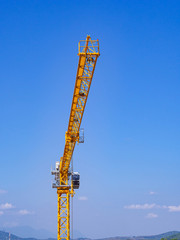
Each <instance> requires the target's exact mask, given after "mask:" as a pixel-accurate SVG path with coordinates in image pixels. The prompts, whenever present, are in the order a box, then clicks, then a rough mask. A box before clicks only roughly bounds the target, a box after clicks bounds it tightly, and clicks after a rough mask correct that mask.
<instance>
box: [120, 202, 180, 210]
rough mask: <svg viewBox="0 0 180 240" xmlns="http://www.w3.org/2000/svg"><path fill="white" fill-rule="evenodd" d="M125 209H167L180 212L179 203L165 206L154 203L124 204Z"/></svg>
mask: <svg viewBox="0 0 180 240" xmlns="http://www.w3.org/2000/svg"><path fill="white" fill-rule="evenodd" d="M124 208H126V209H138V210H139V209H141V210H146V209H168V210H169V212H180V205H178V206H173V205H172V206H166V205H158V204H155V203H152V204H148V203H145V204H132V205H128V206H124Z"/></svg>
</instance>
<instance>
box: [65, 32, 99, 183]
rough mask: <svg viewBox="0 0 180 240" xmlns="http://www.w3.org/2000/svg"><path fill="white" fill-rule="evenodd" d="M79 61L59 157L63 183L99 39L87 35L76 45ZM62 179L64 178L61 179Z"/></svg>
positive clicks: (75, 138)
mask: <svg viewBox="0 0 180 240" xmlns="http://www.w3.org/2000/svg"><path fill="white" fill-rule="evenodd" d="M78 49H79V51H78V56H79V63H78V69H77V74H76V83H75V88H74V94H73V99H72V105H71V112H70V117H69V124H68V130H67V132H66V134H65V147H64V154H63V157H62V158H61V159H60V175H61V176H60V181H62V184H66V183H65V179H67V176H68V169H69V165H70V162H71V158H72V154H73V151H74V147H75V144H76V142H79V130H80V125H81V121H82V117H83V113H84V109H85V106H86V102H87V98H88V94H89V89H90V86H91V81H92V78H93V74H94V69H95V66H96V62H97V58H98V57H99V55H100V53H99V41H98V40H92V39H91V38H90V36H87V38H86V40H81V41H80V42H79V45H78ZM63 179H64V180H63Z"/></svg>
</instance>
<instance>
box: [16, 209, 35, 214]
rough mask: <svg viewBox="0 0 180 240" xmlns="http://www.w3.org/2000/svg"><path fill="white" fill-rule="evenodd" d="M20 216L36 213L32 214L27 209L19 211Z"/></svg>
mask: <svg viewBox="0 0 180 240" xmlns="http://www.w3.org/2000/svg"><path fill="white" fill-rule="evenodd" d="M18 214H20V215H30V214H34V212H30V211H28V210H26V209H23V210H19V212H18Z"/></svg>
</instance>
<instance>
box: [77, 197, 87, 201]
mask: <svg viewBox="0 0 180 240" xmlns="http://www.w3.org/2000/svg"><path fill="white" fill-rule="evenodd" d="M78 200H80V201H87V200H88V198H87V197H85V196H82V197H79V198H78Z"/></svg>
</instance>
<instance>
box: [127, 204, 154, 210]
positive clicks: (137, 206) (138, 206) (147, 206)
mask: <svg viewBox="0 0 180 240" xmlns="http://www.w3.org/2000/svg"><path fill="white" fill-rule="evenodd" d="M157 207H158V205H156V204H155V203H153V204H148V203H145V204H132V205H129V206H125V207H124V208H126V209H142V210H145V209H152V208H157Z"/></svg>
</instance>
